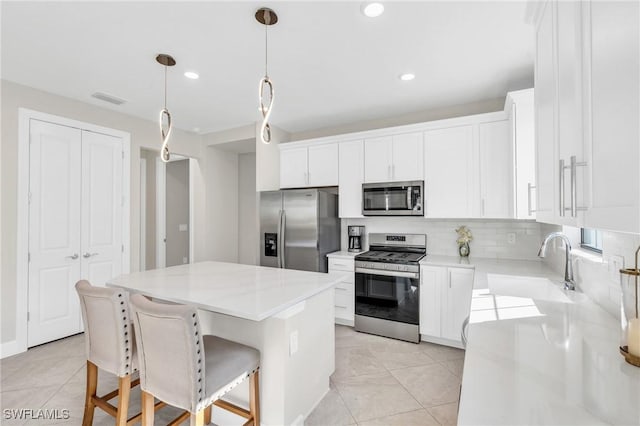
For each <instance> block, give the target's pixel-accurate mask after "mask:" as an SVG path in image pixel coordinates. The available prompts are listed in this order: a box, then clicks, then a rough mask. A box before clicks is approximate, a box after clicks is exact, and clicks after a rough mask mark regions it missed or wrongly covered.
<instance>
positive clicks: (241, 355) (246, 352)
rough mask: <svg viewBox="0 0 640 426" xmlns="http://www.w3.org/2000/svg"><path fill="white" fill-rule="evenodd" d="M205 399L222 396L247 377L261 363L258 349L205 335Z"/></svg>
mask: <svg viewBox="0 0 640 426" xmlns="http://www.w3.org/2000/svg"><path fill="white" fill-rule="evenodd" d="M203 340H204V354H205V365H206V369H205V389H206V393H205V398H206V399H208V400H211V399H214V400H215V399H218V398H220V397H221V396H222V395H224V394H225V393H227V392H228V391H230V390H231V389H233V388H234V387H235V386H236V385H237V384H238V383H240V382H241V381H243V380H244V379H246V378H247V377H248V376H249V375H250V374H251V373H252V372H254V371H255V370H257V369H258V367H259V365H260V352H259V351H258V350H257V349H254V348H252V347H249V346H246V345H243V344H241V343H236V342H232V341H230V340H226V339H223V338H221V337H217V336H209V335H205V336H203Z"/></svg>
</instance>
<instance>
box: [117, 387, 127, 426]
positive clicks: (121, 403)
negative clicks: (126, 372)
mask: <svg viewBox="0 0 640 426" xmlns="http://www.w3.org/2000/svg"><path fill="white" fill-rule="evenodd" d="M130 393H131V376H124V377H119V378H118V411H117V413H116V426H127V413H128V412H129V395H130Z"/></svg>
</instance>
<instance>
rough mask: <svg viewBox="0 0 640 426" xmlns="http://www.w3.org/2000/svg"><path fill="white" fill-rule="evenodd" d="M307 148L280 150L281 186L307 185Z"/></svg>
mask: <svg viewBox="0 0 640 426" xmlns="http://www.w3.org/2000/svg"><path fill="white" fill-rule="evenodd" d="M307 170H308V167H307V148H290V149H283V150H281V151H280V188H303V187H305V186H307Z"/></svg>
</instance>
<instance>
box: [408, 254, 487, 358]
mask: <svg viewBox="0 0 640 426" xmlns="http://www.w3.org/2000/svg"><path fill="white" fill-rule="evenodd" d="M474 273H475V271H474V269H473V268H455V267H444V266H428V265H425V266H421V267H420V281H421V283H420V334H421V335H422V339H423V340H428V341H433V342H436V343H441V344H444V345H450V346H457V347H461V346H462V338H461V333H462V323H463V322H464V320H465V318H466V317H467V316H468V315H469V310H470V309H471V295H472V292H473V277H474Z"/></svg>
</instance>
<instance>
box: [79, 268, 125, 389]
mask: <svg viewBox="0 0 640 426" xmlns="http://www.w3.org/2000/svg"><path fill="white" fill-rule="evenodd" d="M76 292H77V293H78V297H79V298H80V306H81V308H82V320H83V322H84V332H85V339H84V341H85V349H86V354H87V359H88V360H89V361H91V362H92V363H94V364H95V365H97V366H98V368H101V369H103V370H105V371H108V372H110V373H112V374H115V375H117V376H119V377H124V376H126V375H128V374H131V373H133V372H134V371H136V368H135V366H136V364H137V362H136V363H134V362H133V361H134V359H133V358H134V356H135V354H134V352H133V348H134V345H135V343H134V338H133V330H132V329H131V323H130V321H131V317H130V316H129V301H128V299H129V294H128V293H127V292H126V291H124V290H122V289H118V288H107V287H94V286H92V285H91V284H89V281H86V280H81V281H78V282H77V283H76Z"/></svg>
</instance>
